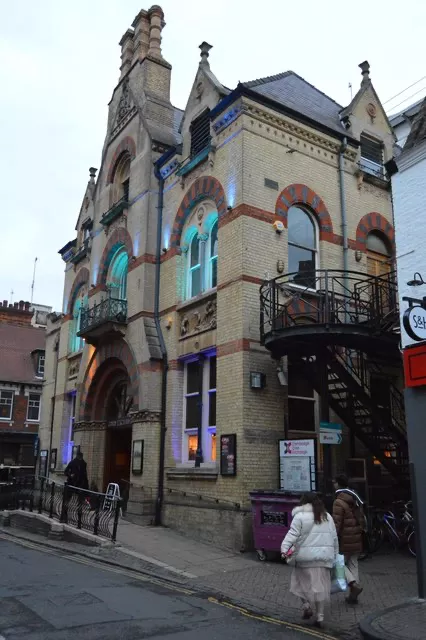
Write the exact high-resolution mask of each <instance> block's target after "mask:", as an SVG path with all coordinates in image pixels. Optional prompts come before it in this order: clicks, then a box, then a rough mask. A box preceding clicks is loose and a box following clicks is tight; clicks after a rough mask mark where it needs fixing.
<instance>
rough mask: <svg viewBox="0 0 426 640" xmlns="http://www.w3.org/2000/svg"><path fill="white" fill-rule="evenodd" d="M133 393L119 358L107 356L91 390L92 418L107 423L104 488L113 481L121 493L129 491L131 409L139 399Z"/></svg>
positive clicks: (125, 370) (93, 381)
mask: <svg viewBox="0 0 426 640" xmlns="http://www.w3.org/2000/svg"><path fill="white" fill-rule="evenodd" d="M132 393H133V389H132V385H131V380H130V378H129V375H128V372H127V369H126V367H125V366H124V364H123V362H121V361H120V360H119V359H118V358H108V359H107V360H105V361H104V362H103V363H102V365H101V366H100V367H99V368H98V370H97V371H96V374H95V376H94V377H93V380H92V382H91V385H90V391H89V394H90V395H92V394H93V401H92V402H93V404H92V416H93V420H94V421H96V422H101V423H104V424H105V427H106V432H105V445H104V447H105V448H104V456H103V460H104V464H103V467H104V468H103V489H106V487H107V485H108V484H109V483H110V482H114V483H117V484H118V485H119V486H120V492H121V494H122V495H123V494H125V493H126V492H127V490H128V485H129V481H130V464H131V450H132V424H131V422H130V418H129V412H130V410H131V408H132V406H133V404H134V401H135V400H136V399H134V398H133V395H132ZM100 453H101V452H100ZM100 458H101V456H100Z"/></svg>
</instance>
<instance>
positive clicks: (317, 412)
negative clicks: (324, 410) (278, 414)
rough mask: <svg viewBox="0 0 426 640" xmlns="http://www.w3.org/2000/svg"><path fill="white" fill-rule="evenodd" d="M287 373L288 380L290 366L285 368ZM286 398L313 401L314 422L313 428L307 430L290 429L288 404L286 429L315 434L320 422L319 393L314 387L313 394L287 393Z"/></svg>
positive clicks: (293, 431)
mask: <svg viewBox="0 0 426 640" xmlns="http://www.w3.org/2000/svg"><path fill="white" fill-rule="evenodd" d="M287 374H288V376H289V380H290V375H291V368H290V369H288V370H287ZM288 400H304V401H305V402H313V403H314V423H315V428H314V429H313V430H311V429H309V430H308V431H306V430H304V429H291V427H290V406H289V408H288V430H289V431H291V433H302V434H307V433H311V434H314V433H315V434H317V433H318V429H319V423H320V406H319V394H318V393H317V392H316V391H315V389H313V396H312V397H309V396H295V395H290V394H288Z"/></svg>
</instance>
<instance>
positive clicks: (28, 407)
mask: <svg viewBox="0 0 426 640" xmlns="http://www.w3.org/2000/svg"><path fill="white" fill-rule="evenodd" d="M31 396H33V397H35V396H37V400H34V399H31ZM31 402H38V415H37V418H30V417H29V414H30V408H34V406H36V405H31V404H30V403H31ZM40 409H41V394H40V393H33V392H31V391H30V392H29V394H28V401H27V422H40Z"/></svg>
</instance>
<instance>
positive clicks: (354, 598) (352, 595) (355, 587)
mask: <svg viewBox="0 0 426 640" xmlns="http://www.w3.org/2000/svg"><path fill="white" fill-rule="evenodd" d="M362 590H363V589H362V587H361V586H360V585H359V584H358V583H357V582H351V584H350V585H349V596H348V597H347V598H346V602H347V603H348V604H358V596H359V595H360V593H362Z"/></svg>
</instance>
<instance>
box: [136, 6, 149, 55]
mask: <svg viewBox="0 0 426 640" xmlns="http://www.w3.org/2000/svg"><path fill="white" fill-rule="evenodd" d="M132 27H133V28H134V30H135V31H134V37H133V44H134V47H133V61H132V64H133V63H134V62H136V60H143V59H144V58H145V57H146V55H147V53H148V49H149V16H148V11H145V9H142V10H141V11H139V13H138V15H137V16H136V18H135V19H134V20H133V23H132Z"/></svg>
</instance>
